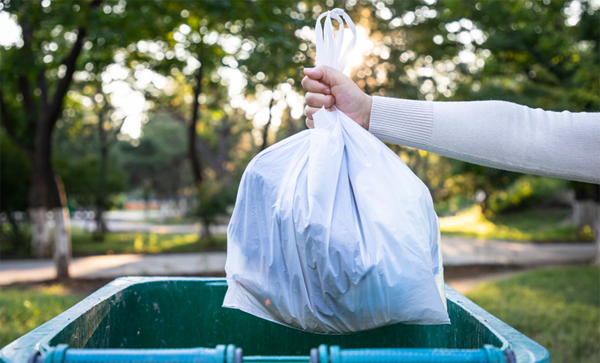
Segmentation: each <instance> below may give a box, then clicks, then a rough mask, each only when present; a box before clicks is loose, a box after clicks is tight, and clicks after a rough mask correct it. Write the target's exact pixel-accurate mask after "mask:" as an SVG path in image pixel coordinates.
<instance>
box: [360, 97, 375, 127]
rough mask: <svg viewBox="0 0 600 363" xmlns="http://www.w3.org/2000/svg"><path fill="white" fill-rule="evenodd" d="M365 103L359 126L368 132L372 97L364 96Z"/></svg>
mask: <svg viewBox="0 0 600 363" xmlns="http://www.w3.org/2000/svg"><path fill="white" fill-rule="evenodd" d="M365 97H366V98H365V103H364V105H365V106H364V110H363V117H362V123H361V126H362V127H363V128H364V129H365V130H367V131H369V123H370V121H371V107H372V106H373V97H372V96H369V95H366V94H365Z"/></svg>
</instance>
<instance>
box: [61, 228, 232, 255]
mask: <svg viewBox="0 0 600 363" xmlns="http://www.w3.org/2000/svg"><path fill="white" fill-rule="evenodd" d="M71 238H72V244H73V255H75V256H90V255H103V254H120V253H176V252H180V253H181V252H208V251H224V250H225V248H226V244H227V238H226V236H224V235H214V236H211V238H200V236H199V234H197V233H188V234H161V233H142V232H138V233H133V232H132V233H114V232H113V233H108V234H106V238H105V241H104V242H103V243H101V244H99V243H97V242H96V241H94V238H93V234H91V233H83V232H74V233H73V235H72V237H71Z"/></svg>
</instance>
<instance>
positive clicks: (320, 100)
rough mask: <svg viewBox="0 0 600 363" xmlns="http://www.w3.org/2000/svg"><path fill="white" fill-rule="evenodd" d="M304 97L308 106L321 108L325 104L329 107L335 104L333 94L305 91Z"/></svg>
mask: <svg viewBox="0 0 600 363" xmlns="http://www.w3.org/2000/svg"><path fill="white" fill-rule="evenodd" d="M304 99H305V100H306V104H307V105H308V106H310V107H316V108H321V107H323V106H325V107H326V108H330V107H333V105H335V98H333V96H330V95H323V94H320V93H312V92H307V93H306V96H304Z"/></svg>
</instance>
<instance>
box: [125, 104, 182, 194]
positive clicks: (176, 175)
mask: <svg viewBox="0 0 600 363" xmlns="http://www.w3.org/2000/svg"><path fill="white" fill-rule="evenodd" d="M142 132H143V137H142V138H140V140H139V144H138V145H134V144H132V143H131V142H129V141H121V142H119V144H118V145H117V147H118V148H117V150H116V153H117V155H116V157H117V158H118V163H119V167H120V168H121V169H122V170H127V172H128V174H129V185H130V188H132V189H140V190H142V191H143V193H144V195H145V196H147V197H150V196H152V195H154V196H155V197H158V198H168V197H174V196H176V195H177V193H178V191H179V190H180V189H182V188H185V187H187V186H188V185H189V175H188V174H187V173H186V170H187V169H186V167H185V166H186V163H187V160H186V148H185V143H184V140H185V139H186V138H185V125H184V124H183V123H180V122H178V121H177V120H174V119H173V118H170V117H168V116H165V115H160V116H157V117H153V118H152V119H151V120H150V121H148V123H147V124H145V125H143V128H142Z"/></svg>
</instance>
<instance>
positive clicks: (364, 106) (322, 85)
mask: <svg viewBox="0 0 600 363" xmlns="http://www.w3.org/2000/svg"><path fill="white" fill-rule="evenodd" d="M304 74H305V75H306V77H304V79H303V80H302V87H303V88H304V89H305V90H306V91H307V92H306V96H305V99H306V107H305V108H304V114H305V115H306V126H308V127H309V128H313V127H314V122H313V114H314V113H315V112H317V111H319V110H320V109H321V107H323V106H325V108H326V109H327V110H329V111H332V110H333V106H334V105H335V106H337V108H338V109H340V111H342V112H343V113H345V114H346V116H348V117H350V118H351V119H352V120H354V121H355V122H356V123H357V124H359V125H360V126H362V127H364V128H365V129H366V130H368V129H369V118H370V117H371V104H372V100H371V96H369V95H366V94H365V93H364V92H363V91H361V90H360V88H359V87H358V86H357V85H356V84H355V83H354V82H352V80H351V79H350V78H348V77H346V76H345V75H344V74H342V73H341V72H338V71H336V70H335V69H333V68H331V67H327V66H319V67H317V68H304Z"/></svg>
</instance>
